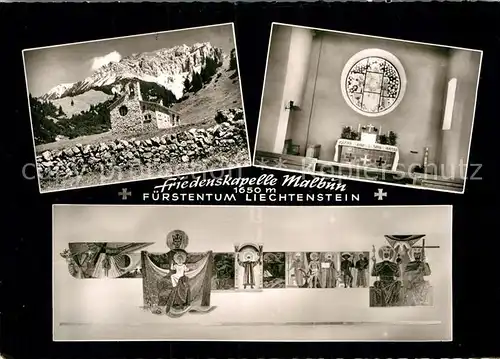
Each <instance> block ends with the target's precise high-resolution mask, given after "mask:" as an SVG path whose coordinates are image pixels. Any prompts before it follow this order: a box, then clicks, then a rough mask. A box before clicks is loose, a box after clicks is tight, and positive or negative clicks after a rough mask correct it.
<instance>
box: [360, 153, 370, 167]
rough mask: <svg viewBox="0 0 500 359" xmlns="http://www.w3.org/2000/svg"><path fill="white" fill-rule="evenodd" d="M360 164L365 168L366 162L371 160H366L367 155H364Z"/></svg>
mask: <svg viewBox="0 0 500 359" xmlns="http://www.w3.org/2000/svg"><path fill="white" fill-rule="evenodd" d="M360 160H361V162H363V166H366V163H367V162H370V161H371V160H370V159H369V158H368V155H366V154H365V156H364V157H363V158H361V159H360Z"/></svg>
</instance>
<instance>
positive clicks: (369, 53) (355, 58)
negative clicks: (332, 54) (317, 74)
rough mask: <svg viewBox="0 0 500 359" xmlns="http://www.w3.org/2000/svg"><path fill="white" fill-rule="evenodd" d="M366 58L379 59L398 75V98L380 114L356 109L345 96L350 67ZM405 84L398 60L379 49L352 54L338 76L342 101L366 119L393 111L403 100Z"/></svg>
mask: <svg viewBox="0 0 500 359" xmlns="http://www.w3.org/2000/svg"><path fill="white" fill-rule="evenodd" d="M367 57H380V58H382V59H384V60H386V61H387V62H389V63H390V64H391V65H393V66H394V68H395V69H396V71H397V73H398V75H399V85H400V86H399V93H398V97H396V101H394V103H393V104H392V105H391V106H389V107H388V108H386V109H385V110H383V111H380V112H365V111H363V110H361V109H359V108H358V107H356V106H355V105H354V104H353V103H352V101H351V99H350V98H349V95H348V94H347V88H346V85H347V84H346V81H347V76H348V75H349V73H350V72H351V70H352V67H353V66H354V65H355V64H356V63H357V62H359V61H360V60H363V59H365V58H367ZM406 84H407V79H406V72H405V69H404V66H403V64H402V63H401V61H399V59H398V58H397V57H396V56H394V55H393V54H391V53H390V52H389V51H385V50H381V49H365V50H361V51H359V52H357V53H356V54H354V55H353V56H352V57H351V58H350V59H349V60H347V62H346V64H345V65H344V69H343V70H342V75H341V76H340V90H341V91H342V96H344V100H345V102H346V103H347V105H349V107H350V108H352V109H353V110H354V111H356V112H357V113H359V114H360V115H363V116H366V117H380V116H384V115H387V114H388V113H391V112H392V111H394V109H395V108H396V107H398V105H399V104H400V103H401V101H402V100H403V97H404V95H405V92H406Z"/></svg>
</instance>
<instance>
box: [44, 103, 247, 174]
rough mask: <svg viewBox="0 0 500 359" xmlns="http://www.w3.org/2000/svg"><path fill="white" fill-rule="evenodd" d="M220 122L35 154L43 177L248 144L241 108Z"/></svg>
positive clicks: (200, 155)
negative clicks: (157, 135)
mask: <svg viewBox="0 0 500 359" xmlns="http://www.w3.org/2000/svg"><path fill="white" fill-rule="evenodd" d="M215 121H216V122H217V124H216V125H215V126H213V127H210V128H207V129H196V128H192V129H190V130H187V131H183V132H179V133H169V134H166V135H163V136H161V137H160V136H159V137H153V138H150V139H147V140H130V141H126V140H119V139H118V140H115V141H113V142H107V143H96V144H89V145H81V144H76V145H75V146H74V147H71V148H65V149H63V150H57V151H45V152H42V153H41V154H38V155H37V157H36V162H37V170H38V174H39V176H40V178H41V179H42V180H51V179H58V178H68V177H76V176H79V175H84V174H87V173H92V172H97V173H103V172H106V171H109V170H113V169H115V168H117V167H118V168H119V169H120V170H128V169H131V168H134V167H138V166H147V167H149V168H154V167H155V166H158V167H159V166H161V165H162V164H164V163H172V164H174V165H175V164H176V163H187V162H190V161H196V160H202V159H204V158H207V157H209V156H211V155H217V154H221V155H223V154H224V153H226V154H230V153H232V151H234V150H235V149H239V148H246V147H247V138H246V127H245V120H244V118H243V110H242V109H231V110H223V111H219V112H218V113H217V115H216V116H215Z"/></svg>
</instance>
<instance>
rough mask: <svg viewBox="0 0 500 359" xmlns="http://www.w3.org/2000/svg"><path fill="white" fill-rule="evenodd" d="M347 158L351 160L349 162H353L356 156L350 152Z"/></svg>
mask: <svg viewBox="0 0 500 359" xmlns="http://www.w3.org/2000/svg"><path fill="white" fill-rule="evenodd" d="M345 159H346V160H348V161H349V163H351V162H352V160H353V159H354V157H353V156H352V153H351V152H349V153H348V154H347V155H346V156H345Z"/></svg>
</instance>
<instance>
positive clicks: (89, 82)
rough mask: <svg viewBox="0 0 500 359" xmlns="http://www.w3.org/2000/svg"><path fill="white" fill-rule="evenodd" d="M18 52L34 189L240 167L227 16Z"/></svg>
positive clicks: (237, 92) (243, 144)
mask: <svg viewBox="0 0 500 359" xmlns="http://www.w3.org/2000/svg"><path fill="white" fill-rule="evenodd" d="M23 59H24V68H25V77H26V85H27V92H28V96H29V109H30V116H31V125H32V132H33V141H34V147H35V155H36V169H37V174H38V180H39V190H40V192H42V193H45V192H53V191H59V190H67V189H76V188H82V187H92V186H99V185H104V184H115V183H122V182H130V181H139V180H145V179H152V178H160V177H169V176H174V175H182V174H193V173H199V172H206V171H214V170H223V169H232V168H238V167H245V166H249V165H250V155H249V147H248V146H249V144H248V138H247V130H246V122H245V115H244V105H243V99H242V94H241V86H240V79H239V70H238V59H237V50H236V45H235V39H234V29H233V24H232V23H228V24H222V25H213V26H206V27H199V28H189V29H182V30H174V31H167V32H161V33H153V34H146V35H137V36H128V37H121V38H113V39H106V40H96V41H89V42H83V43H74V44H65V45H57V46H48V47H42V48H34V49H27V50H24V51H23Z"/></svg>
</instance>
